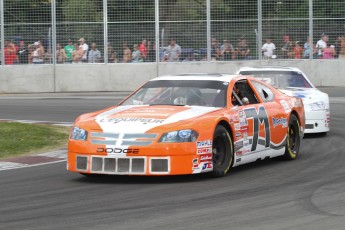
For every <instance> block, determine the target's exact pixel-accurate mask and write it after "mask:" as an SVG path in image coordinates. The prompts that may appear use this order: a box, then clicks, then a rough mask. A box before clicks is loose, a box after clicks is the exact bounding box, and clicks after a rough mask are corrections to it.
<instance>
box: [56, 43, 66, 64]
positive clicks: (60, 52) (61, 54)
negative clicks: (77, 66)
mask: <svg viewBox="0 0 345 230" xmlns="http://www.w3.org/2000/svg"><path fill="white" fill-rule="evenodd" d="M66 60H67V55H66V52H65V50H64V49H62V46H61V44H60V43H58V44H56V63H58V64H62V63H65V61H66Z"/></svg>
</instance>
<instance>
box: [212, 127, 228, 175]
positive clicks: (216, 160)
mask: <svg viewBox="0 0 345 230" xmlns="http://www.w3.org/2000/svg"><path fill="white" fill-rule="evenodd" d="M212 155H213V171H212V172H211V175H212V176H213V177H222V176H225V175H226V174H227V173H228V172H229V170H230V168H231V166H232V164H233V159H234V148H233V143H232V140H231V137H230V135H229V132H228V131H227V130H226V128H225V127H224V126H221V125H218V126H217V127H216V129H215V131H214V135H213V143H212Z"/></svg>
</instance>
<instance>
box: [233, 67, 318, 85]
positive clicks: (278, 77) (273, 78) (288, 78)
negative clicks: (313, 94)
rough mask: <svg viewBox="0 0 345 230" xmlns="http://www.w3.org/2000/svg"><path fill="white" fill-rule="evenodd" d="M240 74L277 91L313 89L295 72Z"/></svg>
mask: <svg viewBox="0 0 345 230" xmlns="http://www.w3.org/2000/svg"><path fill="white" fill-rule="evenodd" d="M240 74H242V75H253V76H254V77H255V78H257V79H259V80H261V81H263V82H265V83H267V84H270V85H272V86H274V87H276V88H278V89H287V88H291V87H298V88H313V86H312V85H310V84H309V82H308V81H307V80H306V79H305V78H304V76H303V75H302V74H301V73H299V72H295V71H241V73H240Z"/></svg>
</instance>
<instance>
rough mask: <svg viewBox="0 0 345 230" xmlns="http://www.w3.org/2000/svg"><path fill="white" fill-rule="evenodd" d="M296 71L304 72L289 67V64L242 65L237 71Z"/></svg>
mask: <svg viewBox="0 0 345 230" xmlns="http://www.w3.org/2000/svg"><path fill="white" fill-rule="evenodd" d="M253 70H255V71H267V70H269V71H296V72H300V73H302V71H301V70H300V69H298V68H296V67H288V66H258V67H247V66H246V67H241V68H240V69H239V70H238V71H237V73H239V72H240V71H253Z"/></svg>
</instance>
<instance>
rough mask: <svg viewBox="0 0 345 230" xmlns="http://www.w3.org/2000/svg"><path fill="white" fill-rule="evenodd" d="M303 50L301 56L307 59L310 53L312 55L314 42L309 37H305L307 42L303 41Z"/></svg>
mask: <svg viewBox="0 0 345 230" xmlns="http://www.w3.org/2000/svg"><path fill="white" fill-rule="evenodd" d="M303 50H304V52H303V58H306V59H309V57H310V54H312V55H314V44H313V42H312V41H311V39H310V38H309V37H308V38H307V42H306V43H304V46H303Z"/></svg>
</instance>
